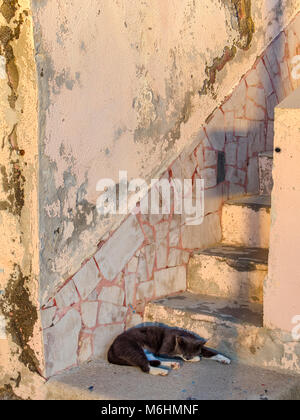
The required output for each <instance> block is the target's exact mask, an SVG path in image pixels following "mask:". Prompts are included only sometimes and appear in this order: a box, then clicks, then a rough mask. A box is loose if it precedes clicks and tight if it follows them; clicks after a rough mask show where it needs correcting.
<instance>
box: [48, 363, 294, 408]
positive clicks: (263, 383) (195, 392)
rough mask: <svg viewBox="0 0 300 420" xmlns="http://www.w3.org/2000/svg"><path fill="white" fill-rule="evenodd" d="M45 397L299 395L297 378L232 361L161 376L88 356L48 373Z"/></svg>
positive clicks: (256, 397) (186, 365)
mask: <svg viewBox="0 0 300 420" xmlns="http://www.w3.org/2000/svg"><path fill="white" fill-rule="evenodd" d="M46 386H47V388H48V399H52V400H53V399H58V400H61V399H73V400H79V399H85V400H266V399H268V400H278V399H297V400H298V399H300V377H299V376H291V375H285V374H282V373H277V372H272V371H267V370H263V369H261V368H256V367H249V366H245V365H241V364H236V363H233V364H232V365H229V366H224V365H221V364H218V363H216V362H213V361H209V360H203V361H201V362H200V363H184V364H183V365H182V367H181V369H180V370H173V371H170V373H169V375H168V376H166V377H160V376H151V375H147V374H145V373H142V372H141V371H140V370H139V369H138V368H130V367H122V366H115V365H110V364H109V363H107V362H105V361H100V360H99V361H92V362H90V363H86V364H84V365H83V366H81V367H80V368H74V369H72V370H70V371H68V372H66V373H63V374H61V375H58V376H56V377H53V378H51V379H50V380H49V381H48V383H47V384H46Z"/></svg>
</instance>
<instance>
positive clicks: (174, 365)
mask: <svg viewBox="0 0 300 420" xmlns="http://www.w3.org/2000/svg"><path fill="white" fill-rule="evenodd" d="M171 368H172V369H174V370H177V369H180V368H181V364H180V363H179V362H172V363H171Z"/></svg>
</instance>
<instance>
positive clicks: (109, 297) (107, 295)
mask: <svg viewBox="0 0 300 420" xmlns="http://www.w3.org/2000/svg"><path fill="white" fill-rule="evenodd" d="M124 297H125V293H124V291H123V290H122V289H121V288H120V287H117V286H111V287H103V288H102V290H101V292H100V294H99V300H101V301H103V302H110V303H114V304H115V305H119V306H122V305H123V303H124Z"/></svg>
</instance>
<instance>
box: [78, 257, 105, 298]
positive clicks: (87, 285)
mask: <svg viewBox="0 0 300 420" xmlns="http://www.w3.org/2000/svg"><path fill="white" fill-rule="evenodd" d="M99 276H100V273H99V270H98V268H97V266H96V264H95V261H94V259H93V258H91V259H90V260H89V261H88V262H87V263H86V264H85V265H84V266H83V267H82V268H81V269H80V270H79V271H78V273H77V274H75V276H74V277H73V280H74V283H75V285H76V287H77V290H78V292H79V294H80V296H81V297H82V299H86V298H87V297H88V296H89V295H90V294H91V293H92V291H93V290H94V289H95V288H96V286H97V285H98V283H99V282H100V281H101V279H100V277H99Z"/></svg>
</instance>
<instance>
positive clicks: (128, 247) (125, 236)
mask: <svg viewBox="0 0 300 420" xmlns="http://www.w3.org/2000/svg"><path fill="white" fill-rule="evenodd" d="M144 239H145V237H144V234H143V232H142V230H141V227H140V225H139V223H138V221H137V218H136V217H135V216H133V215H130V216H129V217H128V218H127V219H126V220H125V222H123V223H122V224H121V226H120V227H119V228H118V229H117V230H116V232H115V233H114V234H113V235H112V237H111V238H110V239H109V240H108V241H107V242H106V243H105V244H104V245H103V247H102V248H101V249H100V250H99V251H98V253H97V254H96V255H95V259H96V261H97V263H98V265H99V267H100V270H101V272H102V273H103V275H104V277H105V278H106V279H107V280H110V281H112V280H114V279H115V278H116V276H117V275H118V274H119V273H120V272H121V271H122V270H123V269H124V267H125V265H126V264H127V263H128V262H129V261H130V260H131V258H132V257H133V255H134V254H135V253H136V251H137V250H138V249H139V248H140V246H141V245H142V244H143V242H144Z"/></svg>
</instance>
